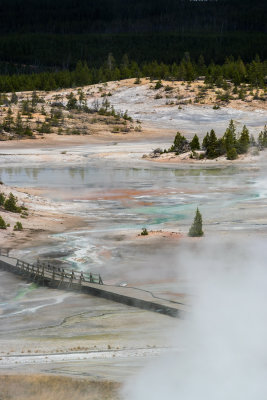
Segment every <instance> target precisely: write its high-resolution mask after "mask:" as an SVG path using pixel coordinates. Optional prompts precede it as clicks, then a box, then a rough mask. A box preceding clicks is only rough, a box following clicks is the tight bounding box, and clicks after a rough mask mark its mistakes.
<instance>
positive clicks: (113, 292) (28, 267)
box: [0, 249, 186, 317]
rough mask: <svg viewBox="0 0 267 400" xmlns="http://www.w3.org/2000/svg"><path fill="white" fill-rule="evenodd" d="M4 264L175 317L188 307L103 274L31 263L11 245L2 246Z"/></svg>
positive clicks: (46, 281) (56, 284)
mask: <svg viewBox="0 0 267 400" xmlns="http://www.w3.org/2000/svg"><path fill="white" fill-rule="evenodd" d="M0 268H1V269H4V270H6V271H9V272H13V273H14V274H17V275H20V276H22V277H23V278H24V279H27V281H30V282H36V283H37V284H42V285H44V286H48V287H52V288H58V289H63V290H75V291H80V292H82V293H87V294H90V295H93V296H98V297H102V298H105V299H107V300H112V301H116V302H118V303H122V304H126V305H128V306H132V307H138V308H141V309H146V310H149V311H154V312H158V313H162V314H166V315H169V316H171V317H177V316H180V315H183V313H184V311H185V310H186V308H185V306H184V305H183V304H182V303H179V302H175V301H173V300H168V299H163V298H160V297H156V296H154V295H153V294H152V293H151V292H149V291H147V290H141V289H139V288H133V287H132V288H131V287H128V288H127V287H121V286H114V285H105V284H104V283H103V281H102V278H101V276H100V275H99V274H93V273H87V274H86V273H83V272H78V271H74V270H65V269H64V268H62V267H56V266H54V265H49V264H48V265H45V264H43V263H40V262H37V263H36V264H30V263H28V262H25V261H23V260H20V259H17V258H14V257H11V256H10V254H9V250H8V249H0Z"/></svg>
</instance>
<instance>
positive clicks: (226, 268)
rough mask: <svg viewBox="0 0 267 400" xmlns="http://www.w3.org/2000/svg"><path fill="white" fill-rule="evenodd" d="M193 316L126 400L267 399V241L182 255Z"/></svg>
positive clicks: (202, 246)
mask: <svg viewBox="0 0 267 400" xmlns="http://www.w3.org/2000/svg"><path fill="white" fill-rule="evenodd" d="M182 262H183V264H185V263H186V265H187V267H186V268H185V269H184V271H183V272H185V273H186V274H187V279H188V281H189V282H191V284H192V286H191V288H192V290H191V299H192V311H191V312H190V315H188V316H187V317H186V319H185V321H183V322H182V323H181V322H179V323H177V330H176V331H175V332H172V334H171V338H170V343H169V345H171V346H173V350H172V351H170V352H168V354H165V355H164V356H162V357H161V358H159V359H157V360H153V363H151V364H150V365H148V366H147V367H146V368H145V369H144V370H143V371H141V373H140V374H139V376H137V377H135V379H133V380H132V381H131V382H129V383H128V384H127V385H126V387H125V388H124V392H123V398H124V399H127V400H147V399H153V400H162V399H166V400H197V399H198V400H252V399H257V400H266V398H267V344H266V341H267V307H266V304H267V249H266V243H258V242H257V243H256V242H255V243H242V245H232V244H229V243H224V244H221V243H220V244H219V243H217V244H216V243H210V242H209V243H208V242H207V241H206V242H205V241H204V242H202V243H199V244H198V245H197V248H196V249H195V250H194V251H193V252H192V251H191V252H189V251H187V252H186V253H184V254H182V255H180V257H179V260H178V262H177V264H178V265H180V264H181V263H182Z"/></svg>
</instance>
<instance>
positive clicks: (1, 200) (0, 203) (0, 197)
mask: <svg viewBox="0 0 267 400" xmlns="http://www.w3.org/2000/svg"><path fill="white" fill-rule="evenodd" d="M5 200H6V196H5V195H4V193H0V206H3V205H4V203H5Z"/></svg>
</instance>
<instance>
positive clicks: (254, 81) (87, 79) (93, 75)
mask: <svg viewBox="0 0 267 400" xmlns="http://www.w3.org/2000/svg"><path fill="white" fill-rule="evenodd" d="M199 76H205V82H206V83H209V84H211V85H213V84H215V85H217V86H218V87H221V86H223V85H224V84H225V81H226V80H231V81H232V82H233V83H234V85H240V84H241V83H249V84H250V85H252V86H253V87H257V88H259V87H260V88H265V87H266V86H265V83H266V76H267V61H260V59H259V57H258V56H257V57H256V58H255V59H254V60H253V61H251V62H249V63H244V62H243V61H242V60H241V59H240V58H239V59H237V60H234V59H233V58H228V59H226V61H225V62H224V63H223V64H222V65H219V64H214V63H213V62H212V63H210V64H208V65H206V63H205V60H204V58H203V56H200V57H199V59H198V60H197V61H193V60H191V58H190V55H189V53H185V55H184V57H183V59H182V60H181V62H180V63H178V64H177V63H175V62H174V63H172V64H164V63H162V62H161V63H158V62H157V61H153V62H149V63H140V64H138V63H137V62H135V61H129V59H128V56H127V55H126V54H125V55H124V56H123V57H122V60H121V62H119V63H118V62H116V60H115V59H114V57H113V55H112V54H109V55H108V58H107V60H106V62H105V63H104V64H103V65H102V66H101V67H100V68H95V67H92V68H89V67H88V65H87V63H86V62H85V61H84V62H82V61H79V62H78V63H77V65H76V68H75V69H74V70H72V71H71V70H69V69H63V70H60V71H50V72H49V71H47V72H41V73H31V74H13V75H0V92H4V93H6V92H18V91H26V90H27V91H33V90H45V91H49V90H55V89H60V88H69V87H78V86H84V85H91V84H95V83H99V82H107V81H114V80H120V79H126V78H136V77H137V79H140V77H150V78H151V79H159V80H161V79H166V80H182V81H189V82H190V81H193V80H195V79H197V78H198V77H199ZM158 85H160V83H158ZM159 87H160V86H159ZM3 101H4V99H3ZM14 101H15V99H14Z"/></svg>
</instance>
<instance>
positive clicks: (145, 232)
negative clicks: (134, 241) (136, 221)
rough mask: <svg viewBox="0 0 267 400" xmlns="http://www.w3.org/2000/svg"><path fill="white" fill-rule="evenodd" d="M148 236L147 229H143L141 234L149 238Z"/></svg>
mask: <svg viewBox="0 0 267 400" xmlns="http://www.w3.org/2000/svg"><path fill="white" fill-rule="evenodd" d="M147 235H148V231H147V229H146V228H143V229H142V232H141V236H147Z"/></svg>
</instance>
